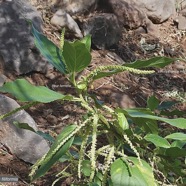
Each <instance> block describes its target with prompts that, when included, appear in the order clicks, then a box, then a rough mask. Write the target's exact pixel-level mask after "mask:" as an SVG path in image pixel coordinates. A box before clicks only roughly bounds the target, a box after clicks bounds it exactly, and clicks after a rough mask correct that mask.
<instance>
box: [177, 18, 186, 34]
mask: <svg viewBox="0 0 186 186" xmlns="http://www.w3.org/2000/svg"><path fill="white" fill-rule="evenodd" d="M177 22H178V29H179V30H186V17H185V16H183V15H179V16H178V17H177Z"/></svg>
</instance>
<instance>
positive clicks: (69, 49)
mask: <svg viewBox="0 0 186 186" xmlns="http://www.w3.org/2000/svg"><path fill="white" fill-rule="evenodd" d="M63 57H64V60H65V64H66V66H67V68H68V70H69V72H80V71H82V70H83V69H84V68H85V67H87V66H88V65H89V64H90V61H91V54H90V52H89V51H88V49H87V48H86V45H85V44H84V43H81V42H80V41H75V42H73V43H70V42H67V41H65V43H64V47H63Z"/></svg>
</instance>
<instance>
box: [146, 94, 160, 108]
mask: <svg viewBox="0 0 186 186" xmlns="http://www.w3.org/2000/svg"><path fill="white" fill-rule="evenodd" d="M158 105H159V100H158V99H157V98H156V97H155V96H154V95H153V96H151V97H149V99H148V100H147V107H148V108H150V109H151V110H152V111H153V110H155V109H156V108H157V107H158Z"/></svg>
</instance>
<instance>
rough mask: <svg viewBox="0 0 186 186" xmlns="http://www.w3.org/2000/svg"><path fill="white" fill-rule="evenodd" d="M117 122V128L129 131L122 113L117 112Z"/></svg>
mask: <svg viewBox="0 0 186 186" xmlns="http://www.w3.org/2000/svg"><path fill="white" fill-rule="evenodd" d="M117 120H118V123H119V126H120V127H121V129H122V130H123V131H124V130H126V129H129V124H128V121H127V118H126V117H125V115H124V114H123V113H122V112H117Z"/></svg>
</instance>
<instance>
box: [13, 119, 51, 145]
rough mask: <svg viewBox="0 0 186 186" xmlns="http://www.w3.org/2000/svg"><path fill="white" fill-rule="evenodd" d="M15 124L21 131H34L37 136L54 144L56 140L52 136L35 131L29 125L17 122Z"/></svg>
mask: <svg viewBox="0 0 186 186" xmlns="http://www.w3.org/2000/svg"><path fill="white" fill-rule="evenodd" d="M13 124H14V125H15V126H16V127H18V128H20V129H25V130H29V131H32V132H34V133H36V134H38V135H39V136H41V137H43V138H44V139H46V140H48V141H50V142H52V143H53V142H54V138H53V137H52V136H51V135H50V134H47V133H44V132H42V131H35V130H34V129H33V128H32V127H31V126H29V125H28V124H27V123H19V122H17V121H14V122H13Z"/></svg>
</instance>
